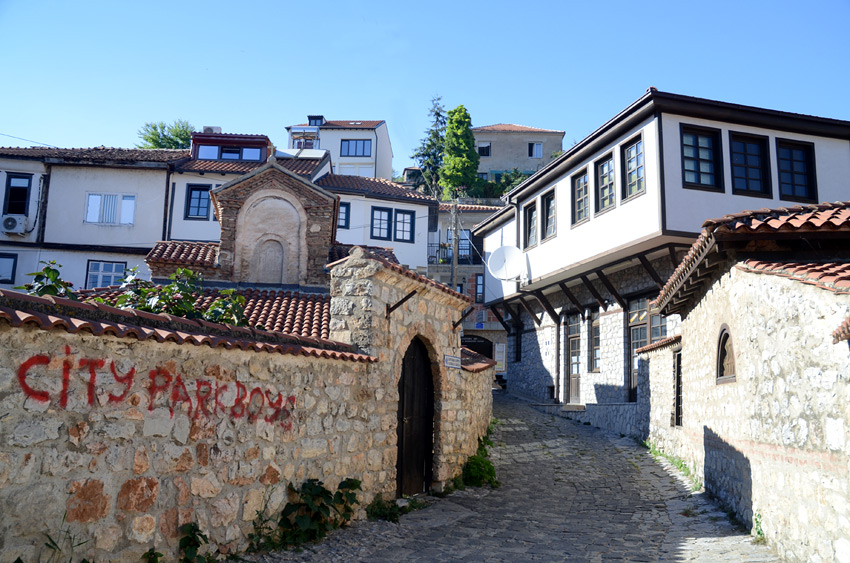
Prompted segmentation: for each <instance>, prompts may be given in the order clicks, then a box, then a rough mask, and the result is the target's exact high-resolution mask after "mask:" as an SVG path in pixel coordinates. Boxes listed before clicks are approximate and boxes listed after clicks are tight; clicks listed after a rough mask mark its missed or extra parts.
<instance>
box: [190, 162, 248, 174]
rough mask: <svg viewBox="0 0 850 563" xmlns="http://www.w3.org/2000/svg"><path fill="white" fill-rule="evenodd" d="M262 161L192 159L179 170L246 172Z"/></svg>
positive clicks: (224, 172) (227, 172)
mask: <svg viewBox="0 0 850 563" xmlns="http://www.w3.org/2000/svg"><path fill="white" fill-rule="evenodd" d="M262 165H263V163H262V162H258V161H251V160H198V159H192V160H190V161H188V162H185V163H183V164H181V165H180V166H178V167H177V171H178V172H221V173H222V174H244V173H245V172H250V171H251V170H253V169H254V168H257V167H258V166H262Z"/></svg>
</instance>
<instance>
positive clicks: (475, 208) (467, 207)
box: [440, 203, 501, 213]
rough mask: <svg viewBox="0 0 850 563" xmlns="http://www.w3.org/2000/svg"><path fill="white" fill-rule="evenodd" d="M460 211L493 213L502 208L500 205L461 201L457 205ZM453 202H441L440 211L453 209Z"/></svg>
mask: <svg viewBox="0 0 850 563" xmlns="http://www.w3.org/2000/svg"><path fill="white" fill-rule="evenodd" d="M457 208H458V210H459V211H460V212H462V213H463V212H468V213H493V212H496V211H498V210H500V209H501V207H499V206H498V205H472V204H468V203H459V204H458V206H457ZM451 210H452V204H451V203H440V211H451Z"/></svg>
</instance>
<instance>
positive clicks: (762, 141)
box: [729, 133, 771, 197]
mask: <svg viewBox="0 0 850 563" xmlns="http://www.w3.org/2000/svg"><path fill="white" fill-rule="evenodd" d="M729 151H730V160H731V162H732V193H733V194H739V195H755V196H765V197H770V192H771V190H770V172H769V168H768V164H769V161H770V157H769V156H768V149H767V138H764V137H753V136H750V135H738V134H736V133H729Z"/></svg>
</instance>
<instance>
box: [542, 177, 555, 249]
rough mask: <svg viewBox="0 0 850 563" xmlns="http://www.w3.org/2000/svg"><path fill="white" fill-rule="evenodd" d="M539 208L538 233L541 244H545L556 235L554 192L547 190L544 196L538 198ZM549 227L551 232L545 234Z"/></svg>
mask: <svg viewBox="0 0 850 563" xmlns="http://www.w3.org/2000/svg"><path fill="white" fill-rule="evenodd" d="M540 207H541V214H540V218H541V219H542V221H541V223H542V224H541V226H540V232H541V234H542V235H543V238H542V239H541V242H545V241H547V240H549V239H551V238H554V237H555V236H556V235H557V234H558V215H557V212H558V208H557V207H556V201H555V190H554V189H553V190H549V191H548V192H546V193H545V194H543V195H542V196H541V197H540ZM550 209H551V217H550V213H549V212H550ZM549 227H551V228H552V232H551V233H549V234H547V231H548V230H549Z"/></svg>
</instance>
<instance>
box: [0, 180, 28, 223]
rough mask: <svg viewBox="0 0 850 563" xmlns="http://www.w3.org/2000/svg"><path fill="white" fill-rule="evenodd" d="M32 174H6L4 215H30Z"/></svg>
mask: <svg viewBox="0 0 850 563" xmlns="http://www.w3.org/2000/svg"><path fill="white" fill-rule="evenodd" d="M31 185H32V174H14V173H12V172H7V173H6V198H5V199H4V201H3V215H28V214H29V201H30V186H31Z"/></svg>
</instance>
